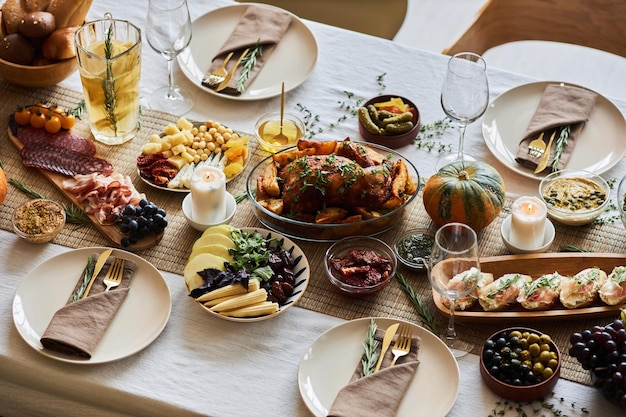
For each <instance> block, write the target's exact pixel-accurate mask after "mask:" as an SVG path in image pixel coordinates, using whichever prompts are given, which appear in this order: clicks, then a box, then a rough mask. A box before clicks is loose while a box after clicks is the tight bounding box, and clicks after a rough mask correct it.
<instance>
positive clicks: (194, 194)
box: [190, 167, 226, 224]
mask: <svg viewBox="0 0 626 417" xmlns="http://www.w3.org/2000/svg"><path fill="white" fill-rule="evenodd" d="M190 188H191V218H192V219H194V220H195V221H197V222H199V223H203V224H211V223H217V222H220V221H222V220H224V217H225V216H226V206H225V205H224V195H225V193H226V175H224V172H223V171H222V170H220V169H218V168H215V167H200V168H198V169H196V170H195V172H194V173H193V175H192V176H191V181H190Z"/></svg>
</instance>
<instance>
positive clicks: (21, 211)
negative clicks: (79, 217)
mask: <svg viewBox="0 0 626 417" xmlns="http://www.w3.org/2000/svg"><path fill="white" fill-rule="evenodd" d="M63 226H65V210H64V209H63V206H61V205H60V204H59V203H57V202H55V201H52V200H47V199H43V198H37V199H34V200H29V201H27V202H25V203H23V204H21V205H20V206H18V207H17V208H16V209H15V210H14V211H13V230H14V231H15V233H16V234H17V235H18V236H19V237H21V238H23V239H26V240H27V241H29V242H33V243H45V242H49V241H51V240H52V239H54V238H55V237H56V235H58V234H59V232H60V231H61V229H63Z"/></svg>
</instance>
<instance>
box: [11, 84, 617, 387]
mask: <svg viewBox="0 0 626 417" xmlns="http://www.w3.org/2000/svg"><path fill="white" fill-rule="evenodd" d="M81 100H82V95H81V94H80V93H77V92H74V91H71V90H68V89H65V88H61V87H50V88H44V89H35V90H27V89H23V88H20V87H17V86H13V85H9V84H5V85H4V86H3V87H0V109H1V110H2V113H1V114H3V115H5V117H4V120H2V121H0V128H1V129H3V132H5V133H4V134H3V137H2V142H1V144H0V161H2V163H3V167H4V170H5V174H6V176H7V178H13V179H16V180H19V181H21V182H23V183H25V184H27V185H28V186H30V187H31V188H33V189H35V190H37V191H38V192H40V193H41V194H43V195H45V196H47V197H49V198H52V199H54V200H57V201H64V197H63V195H62V194H61V193H60V192H59V191H58V190H57V189H56V188H54V186H53V185H52V184H51V183H49V182H48V181H47V180H46V179H45V178H44V177H43V176H42V175H40V174H39V172H38V171H37V170H34V169H28V168H25V167H23V165H22V163H21V159H20V155H19V152H18V151H17V150H16V148H15V147H14V146H13V144H12V143H11V142H10V140H9V139H8V136H7V134H6V129H7V124H8V116H9V115H10V114H11V113H12V112H13V111H15V109H16V108H17V107H18V106H24V105H29V104H33V103H36V102H39V101H44V102H51V103H56V104H58V105H60V106H62V107H65V108H72V107H74V106H76V105H77V103H79V102H80V101H81ZM176 120H177V117H176V116H173V115H171V114H167V113H162V112H157V111H153V110H144V112H143V119H142V129H141V131H140V133H139V135H138V137H137V138H135V139H134V140H132V141H130V142H127V143H126V144H123V145H119V146H112V147H107V146H104V145H100V144H97V146H98V153H99V155H101V156H102V157H103V158H105V159H108V160H109V161H111V162H112V163H113V165H114V166H115V168H116V170H117V171H118V172H120V173H123V174H127V175H130V176H131V178H132V179H133V182H134V184H135V186H136V188H137V189H138V190H139V191H140V192H144V193H145V194H146V196H147V198H148V199H149V200H151V201H153V202H155V203H156V204H157V205H158V206H159V207H162V208H164V209H165V210H166V211H167V219H168V221H169V226H168V227H167V229H166V231H165V235H164V237H163V239H162V240H161V242H160V243H159V244H158V245H156V246H155V247H153V248H150V249H148V250H145V251H142V252H139V253H138V255H140V256H141V257H143V258H144V259H146V260H147V261H149V262H151V263H152V264H153V265H154V266H155V267H157V268H158V269H160V270H163V271H168V272H172V273H176V274H182V271H183V268H184V266H185V263H186V261H187V257H188V256H189V253H190V252H191V247H192V245H193V243H194V241H195V240H196V239H197V238H198V237H199V236H200V232H198V231H196V230H194V229H192V228H191V227H190V226H188V225H187V223H186V221H185V218H184V216H183V214H182V210H181V204H182V200H183V198H184V196H185V194H184V193H176V192H168V191H162V190H158V189H155V188H153V187H151V186H149V185H147V184H146V183H144V182H143V181H142V180H141V179H140V178H139V176H138V174H137V172H136V157H137V156H138V155H139V154H140V147H141V145H142V144H143V143H145V142H146V141H147V138H148V136H149V135H150V134H152V133H159V132H161V131H162V129H163V127H164V126H165V125H166V124H168V123H172V122H174V123H175V122H176ZM233 128H234V129H235V130H236V128H237V127H236V126H233ZM82 130H83V131H86V130H87V129H86V127H85V126H82ZM85 134H86V132H85ZM250 149H251V157H250V162H249V164H248V167H247V169H246V170H244V172H243V173H242V174H241V175H239V176H238V177H237V178H236V179H234V180H233V181H231V182H229V183H228V187H227V188H228V191H229V192H230V193H231V194H233V195H235V196H238V195H241V194H244V193H245V189H246V180H247V175H248V172H249V171H250V170H251V169H252V167H254V166H255V165H256V164H257V163H259V162H260V161H261V160H262V159H264V158H265V157H267V156H268V155H269V154H267V153H266V152H265V151H262V150H260V149H258V148H257V146H256V142H254V141H251V142H250ZM27 199H28V197H27V196H26V195H24V194H23V193H21V192H20V191H19V190H17V189H16V188H14V187H12V186H9V192H8V195H7V198H6V200H5V202H4V204H3V205H2V206H0V227H1V228H2V229H5V230H12V224H11V216H12V214H13V210H14V209H15V208H16V207H17V206H18V205H19V204H21V203H22V202H24V201H26V200H27ZM510 203H511V201H508V204H510ZM505 217H506V215H505V214H504V213H503V214H501V215H500V216H499V218H497V219H496V220H495V221H494V222H493V223H492V224H491V225H490V226H489V227H488V228H486V229H485V230H484V231H482V232H481V233H480V234H479V245H480V254H481V256H483V257H484V256H495V255H504V254H507V253H508V252H507V251H506V248H505V247H504V245H503V243H502V241H501V238H500V233H499V230H500V225H501V223H502V221H503V220H504V218H505ZM231 224H232V225H233V226H236V227H259V228H263V225H262V224H261V223H260V222H259V221H258V220H257V219H256V217H255V215H254V213H253V211H252V205H251V203H250V202H249V201H247V200H244V201H243V202H242V203H240V204H239V206H238V208H237V213H236V215H235V218H234V219H233V221H232V223H231ZM431 226H432V225H431V220H430V218H429V217H428V215H427V214H426V213H425V211H424V209H423V205H422V202H421V198H419V196H418V198H416V199H415V200H414V202H413V203H412V204H411V206H410V207H409V208H408V209H407V212H406V214H405V221H404V224H402V225H400V226H397V227H395V228H394V229H392V230H390V231H387V232H385V233H384V234H382V235H380V236H379V237H380V238H381V239H383V240H384V241H386V242H388V243H392V242H393V241H394V239H395V238H396V236H397V235H399V234H400V233H401V231H402V230H405V229H408V228H414V227H431ZM556 230H557V235H556V239H555V242H554V244H553V246H552V250H553V251H557V250H558V248H559V247H560V246H562V245H563V244H566V243H569V244H574V245H577V246H579V247H583V248H585V249H587V250H591V251H594V252H613V253H624V251H625V248H624V238H623V228H622V225H621V224H606V225H592V226H587V227H567V226H562V225H558V224H556ZM53 242H54V243H57V244H59V245H63V246H66V247H70V248H79V247H88V246H110V242H109V241H108V240H107V239H106V238H105V237H104V236H103V235H101V234H100V233H99V232H98V230H97V229H96V228H95V227H90V226H82V227H81V226H76V225H71V224H68V225H66V227H65V228H64V229H63V231H62V232H61V233H60V234H59V235H58V236H57V237H56V238H55V239H54V241H53ZM297 243H298V245H299V246H300V247H301V248H302V250H303V251H304V252H305V253H306V254H307V257H308V259H309V263H310V266H311V279H310V283H309V286H308V289H307V291H306V293H305V294H304V295H303V297H302V299H301V300H300V302H299V304H298V305H299V306H300V307H302V308H306V309H310V310H314V311H317V312H321V313H325V314H329V315H332V316H336V317H340V318H342V319H346V320H352V319H355V318H359V317H370V316H379V317H380V316H382V317H398V318H402V319H406V320H410V321H413V322H417V323H418V324H419V323H420V320H419V316H418V315H417V313H416V310H415V308H414V306H413V305H412V304H411V302H410V300H409V299H408V297H407V296H406V293H405V292H404V291H403V290H402V288H401V286H400V285H399V283H398V282H396V281H395V280H394V282H392V283H391V284H390V285H389V286H388V287H387V288H386V289H385V290H384V291H382V292H380V293H378V294H377V295H375V296H372V297H370V298H367V299H356V298H351V297H348V296H345V295H343V294H340V293H338V292H337V291H336V290H335V288H334V287H333V286H332V284H330V282H329V281H328V279H327V278H326V275H325V272H324V264H323V257H324V252H325V251H326V249H327V248H328V246H329V244H328V243H314V242H302V241H298V242H297ZM33 267H34V265H33ZM399 271H400V272H402V274H403V275H404V276H405V278H406V279H407V280H408V281H409V282H410V284H411V285H412V287H413V288H414V290H415V291H416V293H417V294H419V295H420V296H421V297H422V299H423V300H424V301H425V302H426V304H427V305H428V306H429V307H430V309H431V310H432V311H433V312H434V313H435V314H436V316H437V319H438V324H439V327H440V329H443V328H445V325H446V320H447V317H446V316H445V315H443V314H439V312H438V310H437V309H436V307H435V305H434V303H433V301H432V290H431V287H430V285H429V283H428V278H427V277H426V275H425V274H424V273H418V272H412V271H409V270H406V269H404V268H402V267H400V268H399ZM511 272H519V271H511ZM180 285H185V284H184V281H183V279H182V278H181V281H180ZM610 320H612V318H611V317H609V318H600V319H589V320H582V321H569V322H568V321H561V322H535V323H511V324H518V325H523V326H530V327H534V328H537V329H538V330H540V331H543V332H546V333H548V334H550V335H551V336H552V338H553V339H554V340H555V342H556V344H557V345H558V346H559V348H560V350H561V353H562V357H563V364H562V371H561V376H562V377H563V378H566V379H569V380H572V381H576V382H579V383H583V384H587V385H590V384H591V381H590V378H589V375H588V373H587V372H586V371H584V370H583V369H582V368H581V366H580V365H579V364H578V363H577V362H576V361H575V360H574V359H572V358H570V357H569V355H568V354H567V349H568V348H569V336H570V334H571V333H572V332H573V331H578V330H582V329H585V328H589V327H590V326H592V325H595V324H605V323H607V322H609V321H610ZM503 327H506V326H503V325H502V324H480V323H471V324H470V323H468V324H463V323H459V327H458V331H459V332H460V333H461V334H463V335H464V336H469V337H470V338H471V342H472V343H473V344H474V346H475V348H474V351H473V352H474V353H478V352H479V348H480V345H481V344H482V342H483V341H484V340H485V339H486V338H487V337H488V336H489V335H490V334H492V333H493V332H495V331H497V330H499V329H501V328H503Z"/></svg>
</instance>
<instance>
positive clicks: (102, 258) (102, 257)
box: [80, 249, 113, 300]
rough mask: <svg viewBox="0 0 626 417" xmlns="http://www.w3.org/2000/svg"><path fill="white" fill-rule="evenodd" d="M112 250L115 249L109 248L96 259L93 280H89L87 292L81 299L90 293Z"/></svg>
mask: <svg viewBox="0 0 626 417" xmlns="http://www.w3.org/2000/svg"><path fill="white" fill-rule="evenodd" d="M111 252H113V249H107V250H105V251H104V252H102V253H101V254H100V256H98V260H97V261H96V266H95V267H94V269H93V275H92V276H91V280H90V281H89V284H88V285H87V288H86V289H85V292H84V293H83V296H82V297H80V299H81V300H82V299H83V298H85V297H87V296H88V295H89V291H91V286H92V285H93V283H94V281H95V280H96V277H97V276H98V274H99V273H100V271H101V270H102V267H103V266H104V264H105V262H106V261H107V259H109V256H110V255H111Z"/></svg>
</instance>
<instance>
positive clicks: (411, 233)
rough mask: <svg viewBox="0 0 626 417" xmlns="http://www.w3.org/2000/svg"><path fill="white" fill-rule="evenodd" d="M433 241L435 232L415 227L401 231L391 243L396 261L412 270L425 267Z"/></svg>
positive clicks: (419, 269)
mask: <svg viewBox="0 0 626 417" xmlns="http://www.w3.org/2000/svg"><path fill="white" fill-rule="evenodd" d="M434 242H435V232H433V231H432V230H430V229H423V228H416V229H410V230H407V231H406V232H404V233H402V234H401V235H400V236H398V238H397V239H396V241H395V242H394V244H393V252H394V253H395V255H396V257H397V258H398V261H400V263H401V264H402V265H404V266H406V267H407V268H409V269H412V270H414V271H421V270H424V269H426V265H425V263H427V262H428V258H429V257H430V252H431V250H432V248H433V244H434Z"/></svg>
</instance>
